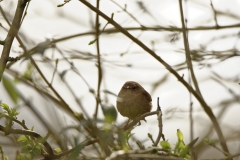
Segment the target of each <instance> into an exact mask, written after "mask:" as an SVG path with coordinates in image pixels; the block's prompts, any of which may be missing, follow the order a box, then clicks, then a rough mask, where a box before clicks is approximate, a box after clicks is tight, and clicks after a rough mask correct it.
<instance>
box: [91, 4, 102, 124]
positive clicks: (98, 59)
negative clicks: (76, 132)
mask: <svg viewBox="0 0 240 160" xmlns="http://www.w3.org/2000/svg"><path fill="white" fill-rule="evenodd" d="M96 2H97V4H96V8H97V9H99V0H97V1H96ZM99 26H100V24H99V15H98V13H96V21H95V31H96V49H97V68H98V82H97V95H96V107H95V112H94V115H93V118H94V119H95V120H96V119H97V115H98V109H99V104H100V103H101V96H100V88H101V82H102V65H101V55H100V47H99Z"/></svg>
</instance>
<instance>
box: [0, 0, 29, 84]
mask: <svg viewBox="0 0 240 160" xmlns="http://www.w3.org/2000/svg"><path fill="white" fill-rule="evenodd" d="M27 2H28V0H18V4H17V8H16V12H15V15H14V18H13V22H12V25H11V27H10V30H9V32H8V34H7V37H6V39H5V44H4V47H3V50H2V55H1V59H0V81H1V79H2V75H3V72H4V70H5V67H6V64H7V62H8V57H9V54H10V49H11V46H12V42H13V40H14V38H15V36H16V35H17V33H18V30H19V28H20V26H21V19H22V15H23V12H24V9H25V6H26V4H27Z"/></svg>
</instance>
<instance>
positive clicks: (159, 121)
mask: <svg viewBox="0 0 240 160" xmlns="http://www.w3.org/2000/svg"><path fill="white" fill-rule="evenodd" d="M157 105H158V108H157V111H158V114H157V119H158V128H159V131H158V137H157V139H156V141H155V143H154V146H157V145H158V143H159V141H160V139H161V137H162V128H163V123H162V110H161V107H160V103H159V97H158V99H157Z"/></svg>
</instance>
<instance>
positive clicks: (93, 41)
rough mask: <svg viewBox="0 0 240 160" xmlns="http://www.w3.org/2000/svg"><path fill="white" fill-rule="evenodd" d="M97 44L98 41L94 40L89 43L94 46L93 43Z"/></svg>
mask: <svg viewBox="0 0 240 160" xmlns="http://www.w3.org/2000/svg"><path fill="white" fill-rule="evenodd" d="M95 42H96V40H92V41H90V42H89V43H88V45H92V44H93V43H95Z"/></svg>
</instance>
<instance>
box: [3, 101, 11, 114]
mask: <svg viewBox="0 0 240 160" xmlns="http://www.w3.org/2000/svg"><path fill="white" fill-rule="evenodd" d="M1 106H2V108H3V109H4V110H5V111H6V112H7V113H8V114H9V113H10V112H11V110H10V108H9V106H8V105H7V104H5V103H1Z"/></svg>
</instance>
